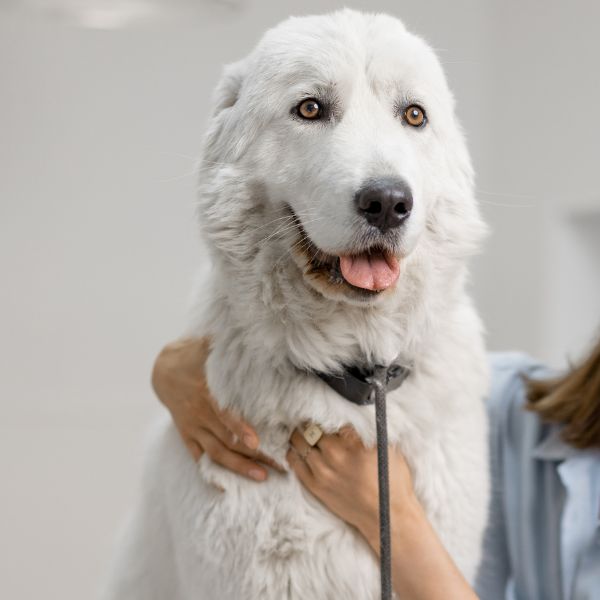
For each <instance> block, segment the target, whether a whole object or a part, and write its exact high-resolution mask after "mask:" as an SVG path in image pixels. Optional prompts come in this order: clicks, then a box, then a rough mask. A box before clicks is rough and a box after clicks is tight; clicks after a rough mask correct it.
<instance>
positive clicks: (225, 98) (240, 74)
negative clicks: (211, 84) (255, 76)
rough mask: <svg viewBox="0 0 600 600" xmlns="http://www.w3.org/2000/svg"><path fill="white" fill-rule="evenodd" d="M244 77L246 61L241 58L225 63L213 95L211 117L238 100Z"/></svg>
mask: <svg viewBox="0 0 600 600" xmlns="http://www.w3.org/2000/svg"><path fill="white" fill-rule="evenodd" d="M245 77H246V63H245V61H243V60H241V61H238V62H236V63H232V64H229V65H227V66H226V67H225V68H224V69H223V75H222V76H221V79H220V81H219V83H218V84H217V87H216V89H215V93H214V96H213V115H212V116H213V117H215V116H216V115H218V114H219V113H220V112H221V111H222V110H224V109H226V108H231V107H232V106H234V104H235V103H236V102H237V101H238V98H239V97H240V91H241V89H242V85H243V83H244V79H245Z"/></svg>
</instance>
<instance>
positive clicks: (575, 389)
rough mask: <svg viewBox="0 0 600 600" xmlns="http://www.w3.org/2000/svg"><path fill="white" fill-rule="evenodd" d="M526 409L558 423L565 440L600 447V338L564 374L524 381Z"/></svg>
mask: <svg viewBox="0 0 600 600" xmlns="http://www.w3.org/2000/svg"><path fill="white" fill-rule="evenodd" d="M527 388H528V394H527V399H528V403H527V408H528V409H529V410H532V411H534V412H536V413H538V415H540V417H541V418H542V419H544V420H545V421H550V422H554V423H562V424H563V425H564V429H563V431H562V436H563V439H564V441H565V442H567V443H568V444H570V445H571V446H574V447H576V448H593V447H600V339H599V340H598V343H597V344H596V346H595V347H594V349H593V350H592V352H591V354H590V355H589V356H588V357H587V358H586V359H585V360H584V361H583V362H581V363H580V364H579V365H577V366H575V367H573V368H572V369H571V370H570V371H569V372H568V373H567V374H566V375H563V376H562V377H556V378H554V379H546V380H535V379H530V380H528V382H527Z"/></svg>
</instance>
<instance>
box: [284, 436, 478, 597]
mask: <svg viewBox="0 0 600 600" xmlns="http://www.w3.org/2000/svg"><path fill="white" fill-rule="evenodd" d="M291 444H292V447H291V449H290V452H289V453H288V461H289V463H290V465H291V466H292V468H293V469H294V471H295V472H296V475H297V476H298V478H299V479H300V481H301V482H302V483H303V484H304V485H305V486H306V487H307V488H308V489H309V490H310V491H311V492H312V493H313V494H314V495H315V496H316V497H317V498H318V499H319V500H321V502H323V504H325V506H327V508H329V510H331V511H332V512H334V513H335V514H336V515H338V516H339V517H340V518H341V519H343V520H344V521H346V522H347V523H349V524H350V525H353V526H354V527H355V528H356V529H357V530H358V531H359V532H360V533H361V534H362V535H363V536H364V538H365V539H366V540H367V542H368V543H369V545H370V546H371V547H372V548H373V550H374V552H375V553H377V554H378V553H379V508H378V488H377V452H376V450H375V449H367V448H365V447H364V446H363V444H362V442H361V440H360V439H359V437H358V436H357V435H356V433H355V432H354V430H352V429H351V428H345V429H343V430H342V431H341V432H340V434H336V435H324V436H323V437H322V438H321V439H320V440H319V442H318V444H317V446H314V447H312V449H309V446H308V444H307V443H306V441H305V440H304V437H303V436H302V435H301V434H300V433H299V432H295V433H294V434H293V436H292V440H291ZM302 456H305V457H306V458H305V459H302V458H301V457H302ZM389 469H390V497H391V499H392V500H391V506H390V513H391V526H392V532H391V533H392V578H393V586H394V591H395V592H396V594H397V595H398V596H399V597H400V598H403V599H411V600H438V599H439V600H446V599H447V598H453V599H455V600H463V599H464V600H467V599H469V600H470V599H476V598H477V596H476V594H475V592H474V591H473V590H472V589H471V588H470V586H469V585H468V583H467V582H466V580H465V579H464V577H463V576H462V574H461V573H460V571H459V570H458V568H457V567H456V565H455V564H454V562H453V561H452V558H451V557H450V555H449V554H448V552H447V551H446V549H445V548H444V546H443V545H442V543H441V541H440V539H439V538H438V536H437V535H436V533H435V531H434V530H433V528H432V526H431V524H430V523H429V521H428V519H427V516H426V515H425V512H424V510H423V508H422V507H421V505H420V503H419V501H418V499H417V497H416V495H415V493H414V490H413V485H412V477H411V474H410V470H409V468H408V465H407V463H406V461H405V460H404V457H403V456H402V454H401V453H400V452H399V451H397V450H395V449H393V448H390V452H389Z"/></svg>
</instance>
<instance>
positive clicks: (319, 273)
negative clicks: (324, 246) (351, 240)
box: [294, 219, 400, 298]
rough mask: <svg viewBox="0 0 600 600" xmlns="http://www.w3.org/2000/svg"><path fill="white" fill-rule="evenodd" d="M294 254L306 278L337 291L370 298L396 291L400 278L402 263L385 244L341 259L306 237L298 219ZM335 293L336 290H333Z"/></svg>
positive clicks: (341, 256)
mask: <svg viewBox="0 0 600 600" xmlns="http://www.w3.org/2000/svg"><path fill="white" fill-rule="evenodd" d="M296 223H297V226H298V233H299V236H298V240H297V241H296V243H295V244H294V252H295V254H296V256H297V258H300V259H301V263H302V265H303V268H304V275H305V276H306V277H308V278H309V279H311V280H312V281H313V282H315V281H318V282H319V283H320V284H321V285H323V284H324V285H326V286H327V287H328V288H330V290H331V288H335V290H336V291H340V292H346V293H350V294H351V295H353V296H355V297H359V298H365V297H366V298H368V297H372V296H375V295H377V294H380V293H382V292H384V291H386V290H388V289H390V288H393V287H394V285H395V284H396V282H397V281H398V278H399V277H400V260H399V259H398V257H397V256H396V254H394V253H393V252H392V251H391V250H390V249H388V248H386V247H385V246H384V245H382V244H374V245H372V246H369V247H368V248H367V249H365V250H361V251H358V252H356V253H351V254H342V255H339V256H336V255H333V254H327V253H326V252H323V251H322V250H321V249H320V248H318V247H317V246H316V245H315V244H314V243H313V242H312V240H311V239H310V238H309V236H308V235H307V233H306V231H305V230H304V228H303V227H302V225H301V223H300V221H299V219H296ZM331 291H334V290H331Z"/></svg>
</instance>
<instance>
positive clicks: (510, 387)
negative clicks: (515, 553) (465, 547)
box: [475, 353, 529, 600]
mask: <svg viewBox="0 0 600 600" xmlns="http://www.w3.org/2000/svg"><path fill="white" fill-rule="evenodd" d="M526 362H529V359H527V357H525V356H524V355H521V354H516V353H515V354H499V355H492V357H491V366H492V385H491V389H490V395H489V397H488V400H487V409H488V419H489V445H490V447H489V451H490V472H491V473H490V474H491V482H492V483H491V499H490V507H489V513H488V523H487V527H486V530H485V533H484V537H483V547H482V559H481V564H480V566H479V571H478V573H477V577H476V581H475V590H476V592H477V594H478V595H479V598H480V599H481V600H504V599H505V598H506V589H507V585H508V582H509V579H510V573H511V567H510V555H509V551H508V543H507V535H506V531H507V523H506V515H505V507H504V489H505V488H504V479H505V473H504V468H503V447H504V443H505V438H506V435H507V432H506V427H507V417H508V412H509V411H510V407H511V405H512V404H513V402H514V401H516V399H515V397H514V396H515V385H514V383H515V380H516V377H517V374H518V373H519V371H520V370H521V368H522V367H523V364H524V363H526Z"/></svg>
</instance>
